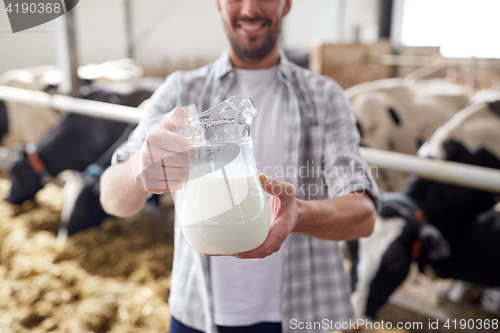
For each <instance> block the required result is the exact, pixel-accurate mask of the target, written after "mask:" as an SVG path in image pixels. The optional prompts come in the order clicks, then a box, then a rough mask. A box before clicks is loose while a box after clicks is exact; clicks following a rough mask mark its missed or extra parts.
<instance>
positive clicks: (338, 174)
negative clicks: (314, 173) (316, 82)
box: [324, 83, 380, 210]
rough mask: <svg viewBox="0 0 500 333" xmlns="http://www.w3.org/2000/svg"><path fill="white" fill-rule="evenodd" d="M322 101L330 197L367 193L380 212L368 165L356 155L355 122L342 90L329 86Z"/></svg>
mask: <svg viewBox="0 0 500 333" xmlns="http://www.w3.org/2000/svg"><path fill="white" fill-rule="evenodd" d="M327 94H328V95H329V96H328V98H326V99H325V101H328V102H327V103H328V105H325V106H324V107H325V109H326V114H325V118H326V123H325V141H324V144H325V147H324V168H325V170H324V171H325V179H326V183H327V185H328V192H329V197H338V196H342V195H346V194H349V193H352V192H366V193H368V194H369V195H370V197H371V198H372V199H373V202H374V203H375V206H376V207H377V210H379V208H380V193H379V190H378V186H377V184H376V182H375V180H374V179H373V177H372V175H371V172H370V169H369V167H368V165H367V163H366V162H365V161H364V160H363V159H362V158H361V156H360V154H359V140H360V136H359V132H358V130H357V128H356V119H355V117H354V114H353V112H352V110H351V106H350V103H349V101H348V100H347V98H346V97H345V96H344V93H343V91H342V88H340V86H339V85H338V84H336V83H332V86H331V87H329V89H328V91H327Z"/></svg>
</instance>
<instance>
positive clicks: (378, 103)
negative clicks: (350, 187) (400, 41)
mask: <svg viewBox="0 0 500 333" xmlns="http://www.w3.org/2000/svg"><path fill="white" fill-rule="evenodd" d="M345 94H346V97H348V98H349V100H350V102H351V105H352V108H353V112H354V114H355V116H356V118H357V126H358V130H359V132H360V135H361V145H362V146H366V147H371V148H377V149H383V150H389V151H394V152H399V153H405V154H412V155H414V154H416V153H417V150H418V148H419V147H420V146H421V145H422V144H423V142H425V141H426V140H427V139H428V138H429V137H430V136H431V134H432V133H433V132H434V130H436V129H437V128H438V127H439V126H440V125H442V124H443V123H445V122H446V121H447V120H448V119H449V118H451V117H452V116H453V115H454V114H455V113H456V112H458V111H460V110H461V109H463V108H464V107H465V106H466V105H467V104H468V98H467V96H466V94H465V92H464V90H463V88H461V87H460V86H457V85H454V84H450V83H446V82H443V81H441V80H437V79H435V80H420V81H416V82H414V83H413V84H409V83H408V82H407V81H405V80H403V79H399V78H393V79H383V80H377V81H372V82H366V83H361V84H358V85H356V86H353V87H351V88H349V89H346V91H345ZM372 171H373V172H378V174H374V176H375V178H376V180H377V183H378V185H379V188H380V190H381V192H386V191H397V190H399V189H400V188H401V187H402V186H403V185H404V184H405V182H406V180H407V175H405V174H402V173H398V172H393V171H386V170H377V169H372Z"/></svg>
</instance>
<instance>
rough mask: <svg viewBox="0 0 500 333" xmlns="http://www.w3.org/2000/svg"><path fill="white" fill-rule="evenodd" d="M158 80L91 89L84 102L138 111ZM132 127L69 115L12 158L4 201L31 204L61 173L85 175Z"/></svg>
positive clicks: (144, 80) (145, 80)
mask: <svg viewBox="0 0 500 333" xmlns="http://www.w3.org/2000/svg"><path fill="white" fill-rule="evenodd" d="M161 82H162V80H161V79H140V80H137V81H134V82H112V83H108V84H105V85H103V86H101V87H95V88H91V89H90V90H89V91H88V92H87V93H86V94H85V95H84V96H82V97H83V98H85V99H91V100H97V101H101V102H112V103H116V104H120V105H127V106H132V107H137V106H138V105H139V104H140V103H141V102H143V101H144V100H146V99H147V98H149V97H150V96H151V95H152V93H153V92H154V91H155V90H156V88H157V87H158V86H159V85H160V84H161ZM133 127H134V125H129V124H125V123H120V122H116V121H111V120H104V119H98V118H92V117H87V116H82V115H78V114H70V115H68V116H67V117H66V118H65V119H64V120H63V121H62V122H61V123H60V124H59V125H58V126H57V127H55V128H54V129H53V130H52V131H51V132H49V133H48V134H47V135H46V136H44V137H43V138H42V139H41V140H40V141H39V142H38V144H37V145H36V146H35V145H33V144H28V145H26V148H25V149H23V150H21V151H19V152H16V153H15V154H14V157H13V158H12V159H13V160H14V161H15V162H14V163H13V164H12V166H11V168H10V174H11V180H12V189H11V192H10V194H9V196H8V197H7V201H9V202H11V203H13V204H21V203H22V202H24V201H26V200H30V199H32V198H33V197H34V195H35V194H36V193H37V192H38V190H40V189H41V188H42V185H43V183H44V182H45V181H46V180H47V179H50V178H52V177H54V176H56V175H57V174H59V173H60V172H61V171H64V170H76V171H84V170H85V168H86V167H87V166H89V165H90V164H92V163H93V162H95V161H96V160H97V159H98V158H99V157H100V156H102V155H103V154H104V153H105V152H106V151H107V150H108V149H109V147H110V146H111V145H113V143H114V142H116V140H117V139H118V138H119V137H120V136H121V135H122V133H123V132H124V131H125V130H126V129H127V128H129V129H130V128H133Z"/></svg>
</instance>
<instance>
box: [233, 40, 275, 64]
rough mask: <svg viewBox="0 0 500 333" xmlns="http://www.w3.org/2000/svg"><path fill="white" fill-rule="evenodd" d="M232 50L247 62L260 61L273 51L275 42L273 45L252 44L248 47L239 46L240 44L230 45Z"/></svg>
mask: <svg viewBox="0 0 500 333" xmlns="http://www.w3.org/2000/svg"><path fill="white" fill-rule="evenodd" d="M231 44H232V46H233V49H234V50H235V51H236V53H237V54H238V56H239V57H240V58H245V59H249V60H260V59H263V58H265V57H266V56H267V55H269V53H271V51H272V50H273V48H274V46H275V44H276V41H274V42H273V43H258V44H256V43H252V44H250V45H241V44H240V43H234V42H232V43H231Z"/></svg>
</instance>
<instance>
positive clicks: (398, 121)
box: [387, 107, 401, 126]
mask: <svg viewBox="0 0 500 333" xmlns="http://www.w3.org/2000/svg"><path fill="white" fill-rule="evenodd" d="M387 112H388V113H389V117H390V118H391V119H392V121H393V122H394V124H396V126H401V119H399V116H398V113H397V112H396V110H394V109H393V108H391V107H388V108H387Z"/></svg>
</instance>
